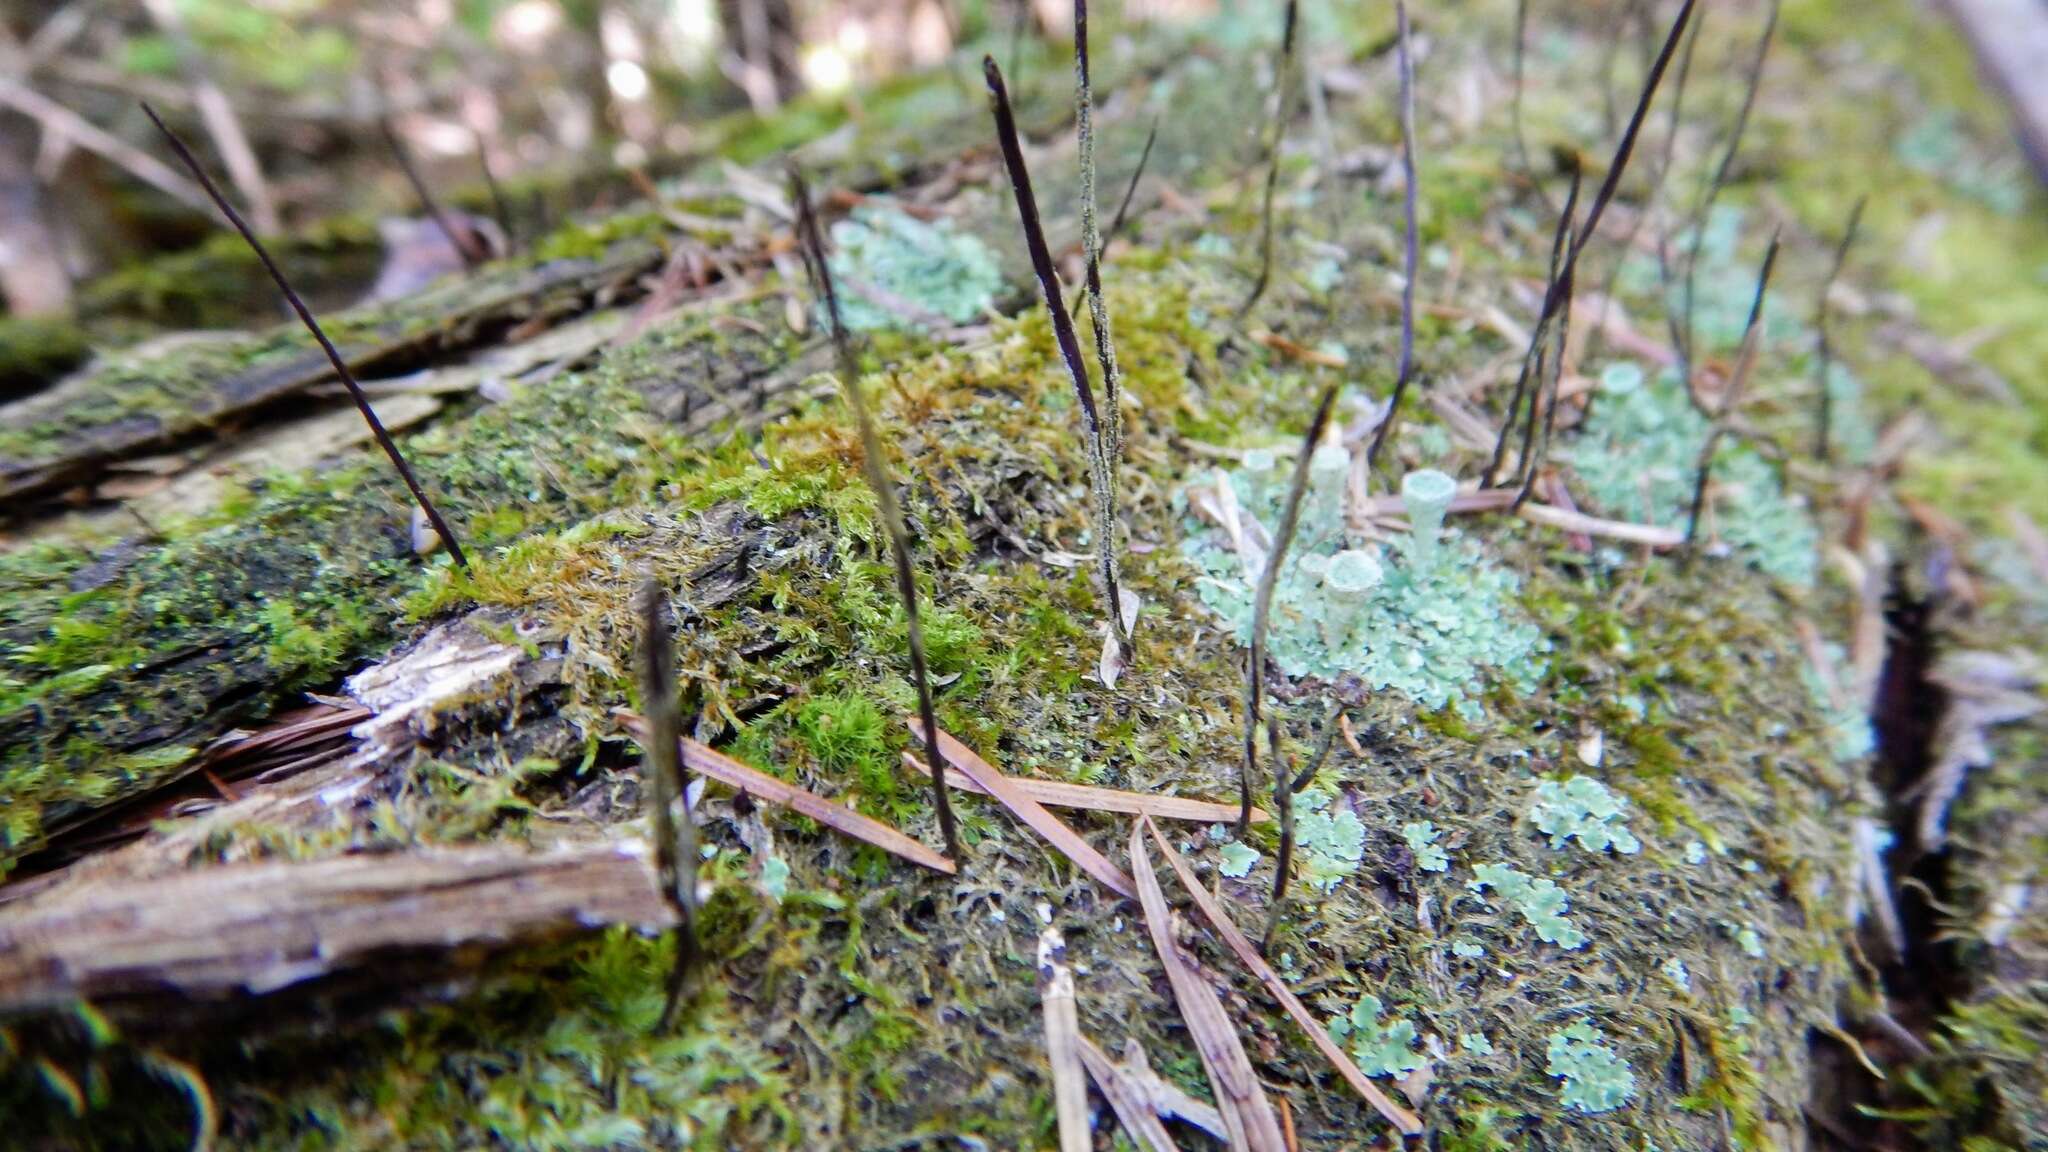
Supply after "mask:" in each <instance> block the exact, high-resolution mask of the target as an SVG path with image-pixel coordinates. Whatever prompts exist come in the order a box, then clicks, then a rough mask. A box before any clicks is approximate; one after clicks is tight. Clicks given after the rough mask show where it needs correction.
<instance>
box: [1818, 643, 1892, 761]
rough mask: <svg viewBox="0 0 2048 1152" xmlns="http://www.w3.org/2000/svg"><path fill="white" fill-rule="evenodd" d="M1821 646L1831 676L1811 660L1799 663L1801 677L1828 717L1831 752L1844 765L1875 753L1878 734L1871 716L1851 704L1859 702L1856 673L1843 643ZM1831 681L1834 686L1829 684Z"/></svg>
mask: <svg viewBox="0 0 2048 1152" xmlns="http://www.w3.org/2000/svg"><path fill="white" fill-rule="evenodd" d="M1821 647H1822V651H1823V652H1824V653H1825V655H1826V657H1827V663H1828V668H1829V675H1828V676H1827V677H1823V675H1822V673H1821V671H1820V669H1818V668H1816V667H1814V663H1813V661H1811V660H1808V661H1804V662H1802V663H1801V664H1800V667H1799V678H1800V679H1801V680H1803V681H1804V682H1805V683H1806V690H1807V692H1808V694H1809V695H1811V696H1812V697H1813V702H1814V704H1816V705H1818V706H1819V708H1820V710H1821V714H1822V715H1823V716H1825V717H1826V718H1827V725H1828V751H1829V752H1830V753H1832V754H1833V755H1834V758H1835V759H1836V760H1839V761H1841V762H1843V763H1848V762H1850V761H1852V760H1861V759H1863V758H1864V757H1865V756H1868V755H1870V754H1871V752H1873V751H1875V750H1876V748H1877V734H1876V730H1875V729H1874V728H1873V727H1872V726H1871V722H1870V716H1869V714H1868V713H1866V712H1865V711H1864V710H1862V709H1860V708H1857V707H1856V706H1855V705H1854V704H1853V703H1851V701H1853V700H1855V699H1856V685H1855V679H1856V674H1855V670H1854V669H1853V668H1852V667H1851V666H1850V664H1849V661H1848V658H1847V653H1846V651H1845V650H1844V649H1843V648H1842V646H1841V645H1840V644H1836V643H1833V642H1831V641H1830V642H1824V643H1823V644H1822V646H1821ZM1830 678H1831V679H1833V680H1834V683H1832V684H1830V683H1828V682H1827V680H1828V679H1830Z"/></svg>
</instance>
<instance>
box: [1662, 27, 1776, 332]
mask: <svg viewBox="0 0 2048 1152" xmlns="http://www.w3.org/2000/svg"><path fill="white" fill-rule="evenodd" d="M1777 31H1778V0H1771V7H1770V12H1769V15H1767V16H1766V17H1765V18H1764V30H1763V34H1762V35H1760V36H1758V37H1757V41H1756V54H1755V55H1754V56H1752V57H1751V58H1750V63H1749V72H1748V74H1747V76H1746V78H1745V80H1744V85H1743V90H1742V107H1741V108H1740V109H1739V110H1738V111H1737V112H1736V114H1735V126H1734V128H1733V129H1732V130H1731V131H1730V132H1729V134H1728V147H1727V149H1726V150H1725V151H1723V152H1722V153H1721V162H1720V163H1719V164H1717V165H1715V167H1714V176H1713V179H1711V180H1709V181H1708V182H1707V186H1706V188H1705V189H1704V190H1703V192H1702V193H1701V195H1700V199H1699V203H1698V204H1696V205H1695V206H1694V207H1693V213H1692V249H1691V251H1690V253H1689V254H1688V255H1687V256H1686V259H1685V301H1684V303H1683V304H1682V305H1681V306H1680V310H1681V312H1682V314H1683V315H1684V317H1685V347H1684V348H1683V349H1682V350H1681V351H1680V356H1681V360H1680V363H1682V364H1685V365H1687V366H1688V367H1689V366H1690V365H1691V363H1692V354H1693V342H1692V338H1693V327H1692V316H1693V295H1694V292H1695V290H1696V286H1697V283H1698V276H1697V273H1698V271H1699V266H1700V238H1701V236H1702V235H1703V234H1704V233H1705V231H1706V227H1707V217H1708V216H1710V215H1712V214H1713V211H1714V203H1715V202H1716V201H1718V200H1719V199H1720V198H1721V189H1722V188H1723V187H1725V186H1726V185H1727V183H1728V174H1729V173H1730V172H1731V171H1733V170H1734V168H1735V156H1736V154H1737V153H1739V152H1740V151H1741V150H1742V137H1743V134H1744V133H1745V132H1747V131H1748V130H1749V114H1750V112H1751V111H1752V110H1754V109H1755V107H1756V94H1757V91H1758V89H1760V88H1761V87H1762V86H1763V79H1764V60H1765V59H1766V58H1767V57H1768V56H1769V55H1770V52H1771V40H1772V38H1773V37H1774V36H1775V35H1776V34H1777Z"/></svg>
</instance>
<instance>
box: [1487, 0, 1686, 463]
mask: <svg viewBox="0 0 2048 1152" xmlns="http://www.w3.org/2000/svg"><path fill="white" fill-rule="evenodd" d="M1697 4H1698V0H1685V5H1684V6H1683V7H1681V8H1680V9H1679V10H1678V17H1677V19H1675V20H1673V21H1672V24H1671V31H1670V32H1668V33H1666V34H1665V36H1664V44H1663V46H1662V47H1661V48H1659V49H1658V51H1657V59H1656V61H1655V62H1653V63H1652V64H1651V65H1650V74H1649V75H1648V76H1646V77H1644V78H1643V91H1642V95H1641V96H1639V97H1638V98H1637V100H1636V107H1635V111H1633V112H1631V113H1630V114H1629V119H1628V127H1627V128H1626V129H1625V130H1623V132H1622V134H1621V142H1620V143H1619V144H1617V145H1616V146H1615V150H1614V159H1613V161H1612V162H1610V163H1609V164H1608V166H1607V176H1606V178H1605V179H1604V180H1602V181H1601V182H1600V189H1599V191H1597V192H1595V193H1594V194H1593V205H1592V207H1591V208H1590V209H1588V210H1587V212H1586V220H1585V223H1584V224H1582V225H1580V226H1579V230H1578V232H1577V233H1576V234H1574V235H1573V237H1572V242H1571V245H1570V247H1569V249H1568V250H1567V251H1566V252H1565V258H1564V267H1563V268H1562V269H1561V270H1560V274H1559V275H1557V276H1554V277H1552V278H1551V281H1550V287H1549V288H1548V289H1547V290H1546V291H1545V292H1544V294H1543V307H1542V308H1541V309H1540V310H1539V311H1538V313H1537V321H1536V334H1534V335H1532V340H1537V339H1540V338H1541V336H1540V334H1541V333H1542V331H1543V330H1544V329H1545V328H1546V327H1548V325H1549V322H1550V320H1551V318H1552V317H1554V316H1556V314H1557V310H1558V308H1559V307H1560V306H1561V305H1562V304H1563V303H1564V292H1565V288H1566V286H1567V285H1568V284H1571V283H1572V282H1573V278H1574V277H1575V276H1576V275H1577V271H1578V262H1579V257H1580V255H1581V254H1582V253H1584V252H1585V250H1586V246H1587V245H1588V244H1589V243H1590V242H1591V241H1592V239H1593V235H1594V233H1595V231H1596V230H1597V229H1598V228H1599V227H1600V218H1601V217H1602V216H1603V215H1604V214H1605V213H1606V211H1607V205H1608V204H1609V203H1611V202H1612V201H1613V200H1614V192H1615V189H1616V188H1618V187H1620V185H1621V177H1622V174H1623V173H1624V172H1626V171H1627V170H1628V161H1629V157H1630V156H1631V155H1633V154H1634V152H1635V146H1636V137H1637V136H1639V135H1641V134H1642V130H1643V121H1644V119H1645V118H1647V117H1648V116H1649V113H1650V103H1651V101H1652V100H1653V99H1654V98H1655V97H1656V95H1657V86H1658V85H1659V84H1660V83H1662V82H1663V79H1664V72H1665V70H1666V69H1667V68H1668V67H1670V65H1671V57H1672V56H1673V55H1674V54H1675V53H1676V52H1677V51H1678V43H1679V41H1680V40H1681V39H1682V38H1684V36H1685V29H1686V26H1687V25H1688V24H1690V23H1691V22H1692V13H1693V9H1694V8H1695V7H1696V6H1697ZM1525 363H1526V364H1528V365H1531V366H1533V364H1534V355H1533V353H1531V354H1529V355H1527V356H1525ZM1512 424H1513V421H1512V420H1510V421H1509V422H1508V425H1509V426H1511V425H1512ZM1496 455H1498V453H1496ZM1497 468H1498V464H1497V463H1494V464H1490V465H1489V466H1488V468H1487V473H1486V480H1487V482H1488V483H1489V484H1490V483H1491V482H1492V479H1493V476H1494V473H1495V471H1496V469H1497Z"/></svg>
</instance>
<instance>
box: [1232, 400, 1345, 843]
mask: <svg viewBox="0 0 2048 1152" xmlns="http://www.w3.org/2000/svg"><path fill="white" fill-rule="evenodd" d="M1336 406H1337V385H1336V384H1334V383H1332V384H1330V385H1328V386H1326V387H1325V388H1324V389H1323V397H1322V399H1321V400H1319V401H1318V402H1317V403H1316V414H1315V416H1314V417H1313V418H1312V419H1310V420H1309V423H1308V432H1307V433H1306V434H1305V435H1303V436H1302V439H1301V454H1300V455H1299V456H1297V457H1295V460H1294V480H1293V482H1292V483H1291V484H1289V485H1288V488H1287V503H1286V504H1285V505H1284V506H1283V507H1282V509H1281V512H1280V525H1279V527H1278V528H1276V529H1275V530H1274V532H1273V549H1272V551H1270V552H1268V553H1266V567H1265V570H1264V571H1262V572H1260V573H1259V588H1258V593H1257V595H1256V596H1255V597H1254V599H1253V601H1252V644H1251V657H1250V660H1251V662H1250V665H1249V666H1248V667H1247V668H1246V670H1245V700H1244V711H1245V717H1244V763H1243V765H1241V766H1240V769H1239V772H1238V777H1237V794H1238V815H1237V834H1238V835H1239V836H1243V835H1244V834H1245V832H1246V831H1247V830H1248V829H1249V828H1250V827H1251V821H1252V776H1253V775H1254V774H1255V773H1256V772H1257V770H1258V760H1259V747H1258V745H1259V710H1260V708H1262V707H1263V706H1264V700H1265V694H1266V623H1267V620H1268V619H1269V618H1270V617H1271V616H1272V614H1273V590H1274V588H1276V587H1277V586H1278V585H1279V582H1280V568H1281V565H1282V564H1284V563H1285V562H1286V560H1287V546H1288V545H1289V544H1290V543H1292V542H1293V540H1294V529H1295V526H1296V525H1297V524H1299V523H1300V522H1301V497H1302V494H1303V493H1304V492H1306V491H1307V490H1308V465H1309V457H1311V456H1313V455H1315V450H1316V445H1317V444H1318V443H1319V442H1320V441H1321V440H1322V438H1323V429H1324V428H1326V427H1328V426H1329V423H1330V410H1331V409H1332V408H1335V407H1336Z"/></svg>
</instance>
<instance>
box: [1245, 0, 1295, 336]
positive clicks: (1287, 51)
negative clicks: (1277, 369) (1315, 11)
mask: <svg viewBox="0 0 2048 1152" xmlns="http://www.w3.org/2000/svg"><path fill="white" fill-rule="evenodd" d="M1299 17H1300V7H1299V0H1287V11H1286V15H1285V17H1284V18H1283V22H1282V24H1281V26H1280V66H1279V68H1278V69H1277V70H1276V71H1275V72H1274V75H1273V89H1274V103H1273V133H1272V135H1271V136H1270V137H1269V138H1268V139H1267V141H1266V193H1265V200H1264V202H1263V204H1262V206H1261V207H1260V209H1259V278H1258V279H1257V280H1255V281H1253V282H1252V291H1251V295H1249V296H1246V297H1245V299H1244V303H1242V304H1240V305H1238V306H1237V314H1238V315H1239V316H1244V315H1246V314H1247V313H1249V312H1250V311H1251V310H1252V306H1253V305H1255V304H1257V303H1258V302H1259V297H1261V296H1264V295H1265V294H1266V285H1267V284H1268V283H1269V282H1270V281H1271V280H1272V279H1273V195H1274V193H1275V192H1276V191H1278V189H1279V186H1280V141H1281V139H1282V138H1283V137H1284V136H1286V134H1287V112H1288V109H1289V107H1291V106H1292V104H1293V101H1292V99H1290V97H1291V96H1292V94H1293V92H1294V79H1293V77H1294V30H1295V24H1296V23H1297V22H1298V20H1299Z"/></svg>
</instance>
